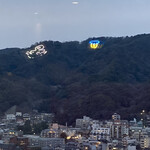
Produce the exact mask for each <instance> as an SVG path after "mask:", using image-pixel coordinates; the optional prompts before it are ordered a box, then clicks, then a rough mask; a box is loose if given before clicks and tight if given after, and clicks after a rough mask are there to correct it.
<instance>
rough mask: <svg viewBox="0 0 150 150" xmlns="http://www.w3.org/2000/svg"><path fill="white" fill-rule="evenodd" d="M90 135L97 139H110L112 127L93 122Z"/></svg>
mask: <svg viewBox="0 0 150 150" xmlns="http://www.w3.org/2000/svg"><path fill="white" fill-rule="evenodd" d="M91 127H92V129H91V133H90V137H91V138H92V139H95V140H107V141H109V140H110V128H105V127H101V126H100V125H99V124H98V123H95V124H92V126H91Z"/></svg>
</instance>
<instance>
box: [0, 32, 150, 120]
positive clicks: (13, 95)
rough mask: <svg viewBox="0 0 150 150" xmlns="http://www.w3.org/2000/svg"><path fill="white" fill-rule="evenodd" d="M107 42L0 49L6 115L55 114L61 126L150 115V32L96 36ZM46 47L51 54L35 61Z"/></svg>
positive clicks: (0, 108)
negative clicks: (15, 111) (16, 110)
mask: <svg viewBox="0 0 150 150" xmlns="http://www.w3.org/2000/svg"><path fill="white" fill-rule="evenodd" d="M93 39H98V40H100V41H103V42H104V45H103V47H102V48H101V49H97V50H92V49H89V45H88V43H89V41H90V40H91V39H87V40H85V41H83V42H77V41H72V42H64V43H61V42H58V41H55V42H54V41H44V42H41V43H36V44H35V45H32V46H31V47H29V48H25V49H19V48H12V49H11V48H10V49H4V50H1V51H0V113H1V114H2V113H4V112H5V111H6V110H7V109H8V108H10V107H11V106H13V105H17V106H19V107H21V108H22V110H24V111H27V110H28V111H30V110H32V109H38V110H39V111H40V112H53V113H55V114H56V117H57V120H58V121H59V122H62V123H65V122H66V121H67V122H69V123H72V122H74V121H75V118H77V117H82V116H83V115H88V116H90V117H93V118H95V119H103V118H110V115H111V114H112V113H113V112H118V113H120V114H121V115H122V117H123V118H128V119H130V118H132V117H134V116H136V114H137V113H139V112H140V111H141V110H142V109H146V110H147V111H150V34H144V35H137V36H134V37H119V38H111V37H100V38H93ZM38 44H43V45H44V46H45V49H46V51H47V54H45V55H43V56H37V57H35V58H34V59H29V58H28V57H27V55H26V52H27V51H28V50H31V49H34V47H35V46H37V45H38Z"/></svg>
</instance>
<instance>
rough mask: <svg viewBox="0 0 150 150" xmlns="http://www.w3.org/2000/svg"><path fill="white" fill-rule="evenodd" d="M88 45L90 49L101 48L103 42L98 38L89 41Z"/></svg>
mask: <svg viewBox="0 0 150 150" xmlns="http://www.w3.org/2000/svg"><path fill="white" fill-rule="evenodd" d="M89 47H90V48H91V49H99V48H102V47H103V43H102V42H100V41H99V40H91V41H90V42H89Z"/></svg>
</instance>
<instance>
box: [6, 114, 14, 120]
mask: <svg viewBox="0 0 150 150" xmlns="http://www.w3.org/2000/svg"><path fill="white" fill-rule="evenodd" d="M6 119H7V120H16V116H15V115H14V114H7V115H6Z"/></svg>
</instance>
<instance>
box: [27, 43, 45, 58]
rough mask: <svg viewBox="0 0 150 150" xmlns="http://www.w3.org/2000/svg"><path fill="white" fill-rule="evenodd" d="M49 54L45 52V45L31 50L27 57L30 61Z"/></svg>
mask: <svg viewBox="0 0 150 150" xmlns="http://www.w3.org/2000/svg"><path fill="white" fill-rule="evenodd" d="M46 53H47V51H46V50H45V47H44V45H38V46H36V47H35V49H34V50H30V51H27V52H26V55H27V56H28V58H29V59H33V58H35V56H36V55H37V56H43V55H45V54H46Z"/></svg>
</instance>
